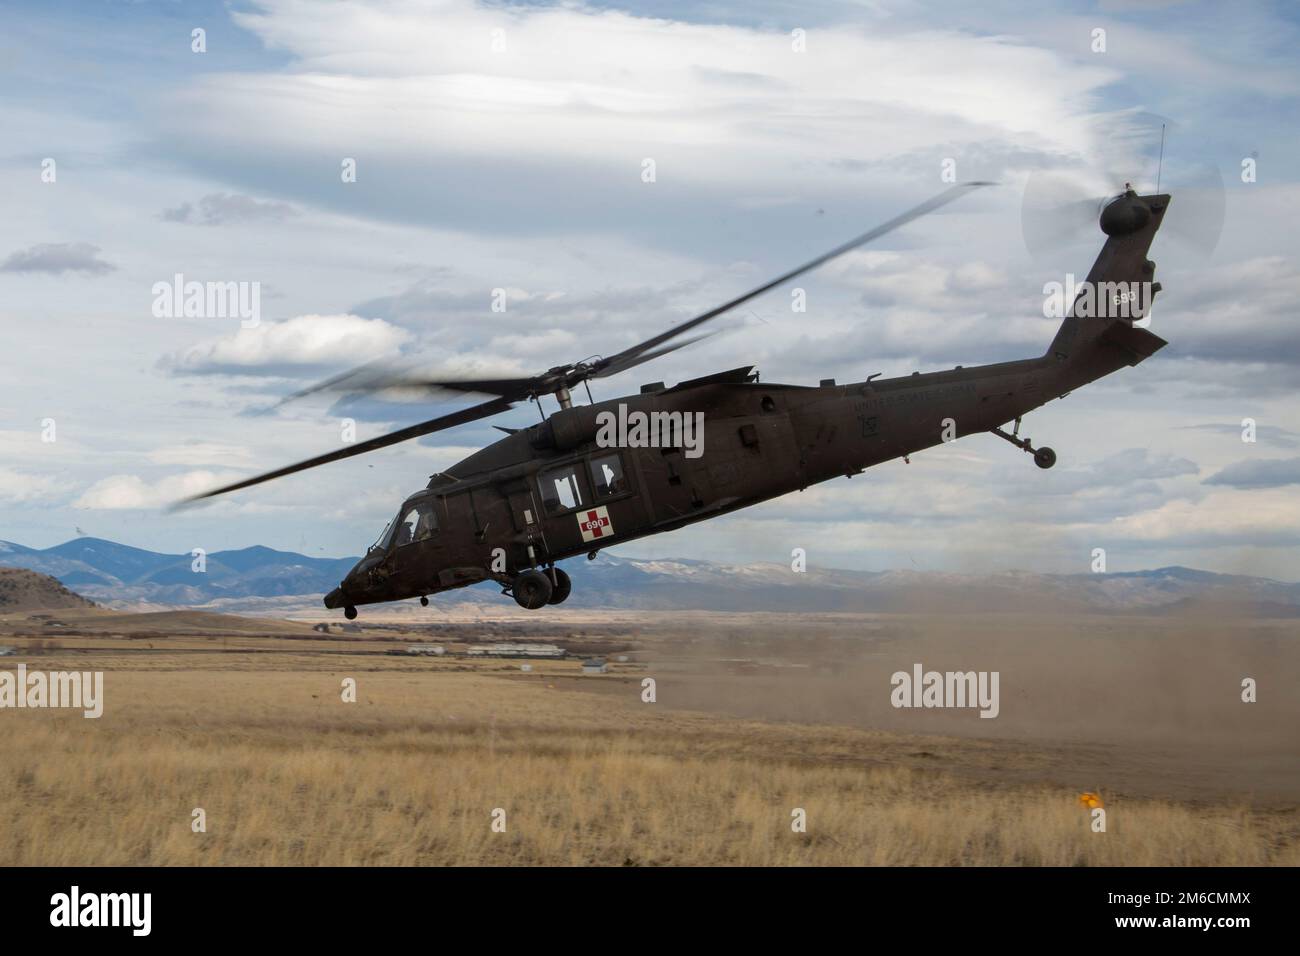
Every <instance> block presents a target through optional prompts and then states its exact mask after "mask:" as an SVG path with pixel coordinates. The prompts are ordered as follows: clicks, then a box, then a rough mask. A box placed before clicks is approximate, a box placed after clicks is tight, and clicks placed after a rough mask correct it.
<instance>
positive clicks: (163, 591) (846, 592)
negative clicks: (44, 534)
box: [0, 537, 1300, 617]
mask: <svg viewBox="0 0 1300 956" xmlns="http://www.w3.org/2000/svg"><path fill="white" fill-rule="evenodd" d="M205 560H206V570H205V571H203V572H202V573H198V572H196V571H194V570H193V567H192V565H193V562H194V558H193V557H191V556H190V555H189V554H160V553H158V552H155V551H147V550H144V549H142V548H134V547H131V546H129V545H124V544H118V543H117V542H114V541H106V540H104V539H101V538H91V537H82V538H74V539H73V540H71V541H66V542H64V543H63V544H60V545H56V546H54V547H52V548H45V549H36V548H28V547H25V546H23V545H20V544H14V543H12V542H8V541H0V565H6V566H9V567H16V568H26V569H28V570H32V571H38V572H41V573H44V574H48V575H50V576H52V577H54V578H56V579H58V580H59V581H60V582H61V583H62V584H63V585H64V586H66V587H67V588H69V589H71V590H73V591H75V592H77V593H78V594H81V595H84V596H85V597H88V598H91V599H93V600H95V601H97V602H99V603H101V604H105V605H107V606H109V607H131V606H139V605H145V604H148V605H163V606H171V607H217V608H220V609H221V610H234V611H237V610H240V609H241V608H243V609H248V608H253V607H266V606H267V605H268V601H267V599H275V598H285V597H288V596H300V597H304V598H308V597H311V596H315V595H320V594H323V593H324V592H326V591H328V590H329V589H331V588H333V587H334V586H335V585H337V584H338V582H339V581H340V580H341V579H342V577H343V575H344V574H345V573H346V572H347V571H348V570H349V569H350V568H351V567H352V566H353V564H355V563H356V560H357V559H356V558H312V557H307V556H306V555H302V554H297V553H295V552H291V551H276V550H274V549H272V548H266V547H261V546H258V547H251V548H243V549H240V550H235V551H216V552H213V553H211V554H208V555H206V559H205ZM565 568H566V569H567V570H568V572H569V574H570V575H571V576H572V577H573V579H574V588H573V596H572V597H571V598H570V599H569V602H570V604H571V605H572V606H575V607H593V608H594V607H608V608H621V609H640V610H656V609H664V610H667V609H682V610H686V609H690V610H715V611H794V612H828V611H830V612H835V611H841V612H876V613H900V612H908V611H930V610H943V611H953V612H987V611H999V610H1006V611H1017V610H1021V611H1035V612H1047V613H1051V612H1054V611H1092V612H1128V613H1132V612H1142V613H1168V612H1171V611H1179V610H1185V609H1188V608H1196V607H1200V606H1208V605H1210V604H1213V605H1215V606H1216V607H1217V608H1219V609H1221V610H1227V611H1230V612H1231V613H1242V614H1250V615H1252V616H1269V617H1300V584H1295V583H1288V582H1283V581H1274V580H1271V579H1268V578H1259V577H1248V576H1243V575H1228V574H1216V573H1213V572H1209V571H1197V570H1193V569H1191V568H1182V567H1169V568H1159V569H1156V570H1151V571H1132V572H1121V573H1113V574H1039V573H1033V572H1023V571H1010V572H999V573H989V574H953V573H946V572H937V571H849V570H837V569H829V568H817V567H815V566H814V567H809V569H808V570H807V571H806V572H803V573H796V572H794V571H792V570H791V569H790V568H789V567H788V566H786V565H781V564H746V565H731V564H724V563H718V562H711V561H697V560H685V559H661V560H642V559H635V558H618V557H615V556H613V555H611V554H602V555H600V556H599V558H598V559H597V560H595V561H590V562H588V561H580V560H575V561H570V562H568V563H567V564H566V565H565ZM433 600H434V601H435V602H442V601H448V602H456V603H460V602H465V601H468V602H472V603H483V604H493V603H498V602H500V601H502V600H506V599H503V598H502V597H501V596H500V594H499V593H498V589H497V588H496V586H495V585H492V584H484V585H479V586H478V587H475V588H469V589H466V590H463V591H460V592H453V594H451V595H447V596H445V597H435V598H433Z"/></svg>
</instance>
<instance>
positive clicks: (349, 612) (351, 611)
mask: <svg viewBox="0 0 1300 956" xmlns="http://www.w3.org/2000/svg"><path fill="white" fill-rule="evenodd" d="M343 616H344V617H346V618H347V619H348V620H349V621H355V620H356V619H357V609H356V608H354V607H353V606H352V605H351V604H349V605H348V606H347V607H345V608H344V609H343Z"/></svg>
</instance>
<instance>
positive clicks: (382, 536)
mask: <svg viewBox="0 0 1300 956" xmlns="http://www.w3.org/2000/svg"><path fill="white" fill-rule="evenodd" d="M392 530H393V520H392V519H391V518H390V519H389V520H388V524H386V525H384V530H383V531H381V532H379V537H378V538H376V539H375V543H374V544H372V545H371V546H370V547H368V548H366V554H369V553H370V552H371V551H374V550H375V549H376V548H383V547H386V546H387V545H388V533H389V532H390V531H392Z"/></svg>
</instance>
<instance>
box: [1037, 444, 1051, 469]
mask: <svg viewBox="0 0 1300 956" xmlns="http://www.w3.org/2000/svg"><path fill="white" fill-rule="evenodd" d="M1034 464H1035V465H1037V466H1038V467H1039V468H1051V467H1052V466H1053V465H1055V464H1056V452H1054V451H1052V449H1050V448H1048V447H1047V446H1046V445H1044V446H1043V447H1042V448H1040V449H1038V451H1036V452H1034Z"/></svg>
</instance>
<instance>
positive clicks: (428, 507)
mask: <svg viewBox="0 0 1300 956" xmlns="http://www.w3.org/2000/svg"><path fill="white" fill-rule="evenodd" d="M437 530H438V516H437V514H436V513H435V512H434V502H433V499H432V498H429V499H426V500H424V501H419V502H416V503H415V504H413V505H412V506H411V507H409V508H407V509H406V511H405V512H404V513H403V514H402V518H401V520H400V521H398V522H397V531H396V533H395V534H394V535H393V546H394V547H398V548H400V547H401V546H402V545H404V544H415V543H416V542H418V541H424V540H425V539H426V538H431V537H433V533H434V532H435V531H437Z"/></svg>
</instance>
